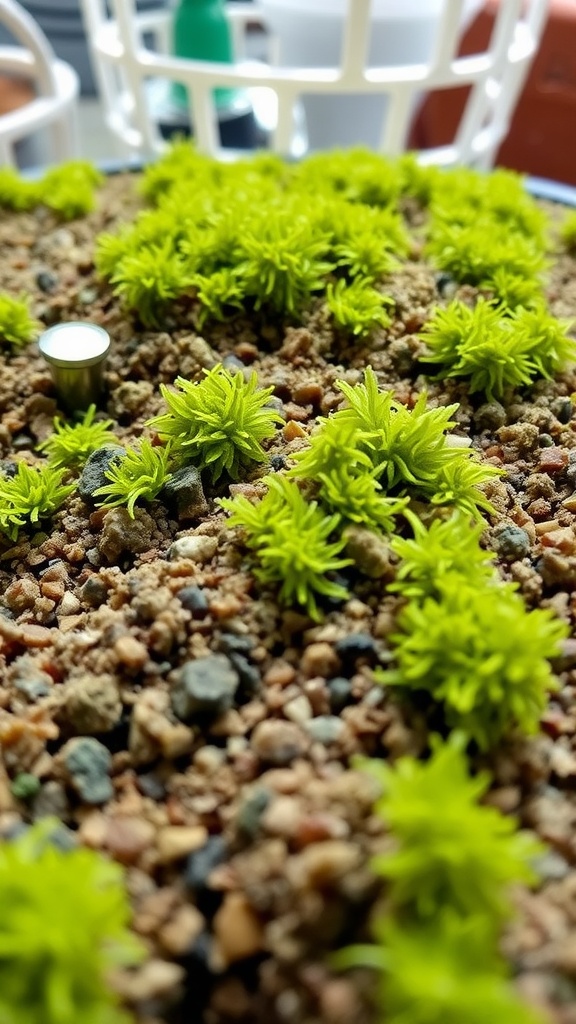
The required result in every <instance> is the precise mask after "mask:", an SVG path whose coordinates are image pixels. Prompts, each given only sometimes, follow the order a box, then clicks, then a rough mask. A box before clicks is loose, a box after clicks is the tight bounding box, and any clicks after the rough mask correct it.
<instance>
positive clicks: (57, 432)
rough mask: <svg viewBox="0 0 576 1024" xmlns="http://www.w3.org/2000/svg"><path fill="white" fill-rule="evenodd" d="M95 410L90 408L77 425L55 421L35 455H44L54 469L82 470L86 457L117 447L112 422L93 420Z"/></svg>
mask: <svg viewBox="0 0 576 1024" xmlns="http://www.w3.org/2000/svg"><path fill="white" fill-rule="evenodd" d="M95 416H96V406H95V405H91V406H90V408H89V409H88V410H87V412H86V413H85V414H84V416H83V418H82V420H81V421H80V422H79V423H73V424H71V423H63V422H62V420H61V419H60V417H59V416H56V417H55V419H54V433H53V434H50V436H49V437H47V438H46V440H45V441H43V442H42V444H39V445H38V451H41V452H46V453H47V455H48V461H49V462H50V465H51V466H53V467H54V468H55V469H63V468H64V467H65V468H67V469H73V470H77V469H81V468H82V466H83V465H84V463H85V462H86V460H87V459H88V456H89V455H91V454H92V452H95V451H96V449H97V448H102V447H103V446H104V445H107V444H118V443H119V442H118V438H117V437H116V436H115V434H113V433H112V431H111V430H110V427H111V426H112V420H96V419H95Z"/></svg>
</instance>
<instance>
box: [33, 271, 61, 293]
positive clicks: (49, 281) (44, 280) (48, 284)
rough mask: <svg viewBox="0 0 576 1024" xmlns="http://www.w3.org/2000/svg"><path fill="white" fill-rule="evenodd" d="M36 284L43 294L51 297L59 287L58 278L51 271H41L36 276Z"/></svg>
mask: <svg viewBox="0 0 576 1024" xmlns="http://www.w3.org/2000/svg"><path fill="white" fill-rule="evenodd" d="M36 284H37V285H38V287H39V289H40V291H41V292H44V293H45V294H46V295H50V294H51V292H53V291H55V289H56V288H57V287H58V278H57V277H56V274H53V273H52V271H50V270H39V271H38V273H37V274H36Z"/></svg>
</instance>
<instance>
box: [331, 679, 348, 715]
mask: <svg viewBox="0 0 576 1024" xmlns="http://www.w3.org/2000/svg"><path fill="white" fill-rule="evenodd" d="M326 685H327V687H328V694H329V700H330V707H331V709H332V711H333V712H335V713H336V714H338V713H339V712H340V711H342V709H343V708H345V707H347V705H348V704H351V703H352V700H353V697H352V683H351V682H350V680H349V679H345V678H344V676H335V677H334V679H329V680H328V683H327V684H326Z"/></svg>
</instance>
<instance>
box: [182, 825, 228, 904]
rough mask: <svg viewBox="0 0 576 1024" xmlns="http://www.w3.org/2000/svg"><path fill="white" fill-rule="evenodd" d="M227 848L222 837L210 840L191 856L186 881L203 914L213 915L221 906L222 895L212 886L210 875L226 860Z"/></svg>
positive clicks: (211, 837) (212, 837) (214, 837)
mask: <svg viewBox="0 0 576 1024" xmlns="http://www.w3.org/2000/svg"><path fill="white" fill-rule="evenodd" d="M226 854H227V848H226V843H225V842H224V839H223V838H222V836H210V838H209V839H208V840H207V841H206V842H205V843H204V846H201V847H200V849H199V850H195V851H194V852H193V853H191V854H190V856H189V858H188V863H187V865H186V873H185V881H186V885H187V886H188V888H189V889H191V890H192V891H193V892H194V895H195V899H194V902H195V904H196V906H197V907H198V909H199V910H200V911H201V912H202V913H203V914H211V913H213V912H214V910H215V909H216V908H217V907H218V906H219V905H220V902H221V898H222V894H221V893H220V892H218V891H217V890H216V889H212V888H211V886H210V875H211V874H212V872H213V871H214V869H215V868H217V867H218V866H219V865H220V864H222V863H223V861H224V860H225V859H226Z"/></svg>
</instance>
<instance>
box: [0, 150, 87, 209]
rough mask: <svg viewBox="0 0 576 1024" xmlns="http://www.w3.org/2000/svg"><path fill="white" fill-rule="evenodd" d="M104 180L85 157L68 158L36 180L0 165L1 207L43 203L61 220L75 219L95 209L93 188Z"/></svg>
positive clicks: (8, 207) (26, 207) (17, 207)
mask: <svg viewBox="0 0 576 1024" xmlns="http://www.w3.org/2000/svg"><path fill="white" fill-rule="evenodd" d="M103 180H104V176H103V175H102V174H101V173H100V171H98V170H97V169H96V167H94V165H93V164H90V163H88V161H86V160H68V161H66V162H64V163H62V164H59V165H58V167H52V168H50V170H48V171H46V173H45V174H44V175H43V176H42V177H41V178H39V179H38V180H37V181H28V180H27V179H25V178H22V177H21V176H20V175H19V174H18V173H17V172H16V171H13V170H12V169H11V168H0V207H4V209H8V210H17V211H20V210H31V209H33V208H34V207H35V206H39V205H44V206H47V207H48V208H49V209H50V210H53V211H54V213H56V214H57V216H58V217H60V219H61V220H74V218H76V217H83V216H85V215H86V214H87V213H90V212H91V211H92V210H93V209H94V206H95V189H96V187H97V186H98V185H100V184H101V183H102V182H103Z"/></svg>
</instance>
